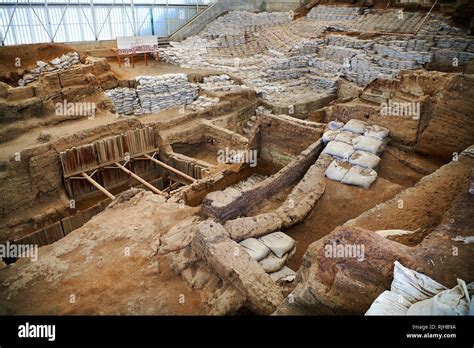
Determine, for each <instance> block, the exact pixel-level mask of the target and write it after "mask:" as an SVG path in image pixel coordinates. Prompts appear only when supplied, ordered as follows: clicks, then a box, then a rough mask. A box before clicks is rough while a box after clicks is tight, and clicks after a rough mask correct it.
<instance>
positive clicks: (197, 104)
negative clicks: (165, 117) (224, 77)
mask: <svg viewBox="0 0 474 348" xmlns="http://www.w3.org/2000/svg"><path fill="white" fill-rule="evenodd" d="M219 100H220V99H219V98H209V97H205V96H203V95H201V96H199V97H198V98H197V99H196V100H195V101H193V102H192V103H191V104H190V105H189V108H190V109H191V110H193V111H202V110H205V109H207V108H209V107H211V106H214V105H216V104H218V103H219Z"/></svg>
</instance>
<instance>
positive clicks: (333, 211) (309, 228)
mask: <svg viewBox="0 0 474 348" xmlns="http://www.w3.org/2000/svg"><path fill="white" fill-rule="evenodd" d="M394 153H397V151H396V150H394V149H391V148H390V147H389V148H388V149H387V150H386V152H385V153H384V154H383V156H382V157H381V158H382V161H381V164H380V167H379V170H378V173H379V176H378V178H377V180H376V181H375V183H374V184H373V185H372V186H371V187H370V189H369V190H365V189H363V188H359V187H354V186H349V185H344V184H340V183H338V182H335V181H332V180H329V179H327V178H325V182H326V190H325V192H324V194H323V196H322V197H321V199H320V200H319V201H318V203H317V204H316V206H315V207H314V208H313V210H312V211H311V213H310V214H309V216H308V217H307V218H306V219H305V220H304V221H303V222H302V223H300V224H298V225H295V226H293V227H291V228H289V229H287V230H286V231H285V233H288V235H290V236H291V237H293V238H294V239H295V240H296V241H297V243H298V244H297V248H296V253H295V254H294V255H293V258H292V259H291V260H290V261H289V263H288V266H289V267H290V268H291V269H293V270H297V269H299V267H300V266H301V263H302V261H303V255H304V253H305V252H306V249H307V248H308V245H309V244H311V243H312V242H314V241H316V240H318V239H320V238H322V237H324V236H326V235H327V234H329V233H330V232H331V231H333V230H334V229H335V228H336V227H337V226H340V225H342V224H344V223H345V222H346V221H348V220H350V219H353V218H355V217H357V216H359V215H360V214H362V213H363V212H365V211H367V210H369V209H370V208H372V207H374V206H375V205H377V204H379V203H383V202H385V201H387V200H389V199H390V198H392V197H394V196H395V195H396V194H397V193H399V192H400V191H402V190H404V189H406V188H408V187H411V186H413V185H414V184H415V183H416V182H418V181H419V180H420V179H421V178H422V177H423V176H424V175H423V174H421V173H419V172H416V171H415V170H413V169H411V168H409V167H408V166H406V165H404V164H402V163H400V161H399V160H398V159H397V158H396V156H395V155H394ZM431 167H432V169H433V171H434V169H435V167H436V166H435V165H433V164H432V165H431Z"/></svg>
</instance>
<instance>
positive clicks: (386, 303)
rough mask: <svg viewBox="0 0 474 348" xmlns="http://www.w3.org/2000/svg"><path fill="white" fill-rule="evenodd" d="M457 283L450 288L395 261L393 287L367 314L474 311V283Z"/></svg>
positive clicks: (373, 304)
mask: <svg viewBox="0 0 474 348" xmlns="http://www.w3.org/2000/svg"><path fill="white" fill-rule="evenodd" d="M457 283H458V285H456V286H455V287H454V288H452V289H448V288H447V287H445V286H444V285H442V284H440V283H438V282H436V281H434V280H433V279H431V278H430V277H428V276H426V275H424V274H423V273H419V272H416V271H414V270H412V269H409V268H407V267H404V266H403V265H402V264H401V263H399V262H398V261H395V267H394V270H393V281H392V285H391V287H390V290H387V291H384V292H383V293H381V294H380V295H379V296H378V297H377V298H376V299H375V301H374V302H373V303H372V305H371V306H370V308H369V310H368V311H367V312H366V313H365V315H474V296H473V295H474V283H470V284H466V282H465V281H464V280H462V279H457Z"/></svg>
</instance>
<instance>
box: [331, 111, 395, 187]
mask: <svg viewBox="0 0 474 348" xmlns="http://www.w3.org/2000/svg"><path fill="white" fill-rule="evenodd" d="M388 135H389V130H388V129H387V128H384V127H381V126H378V125H369V124H368V123H367V122H365V121H361V120H356V119H352V120H350V121H349V122H347V123H346V124H344V123H343V122H336V121H332V122H329V131H327V132H325V133H324V134H323V141H324V143H325V144H326V147H325V149H324V150H323V153H325V154H328V155H330V156H332V157H334V161H332V162H331V164H330V165H329V167H328V168H327V170H326V173H325V174H326V177H328V178H329V179H331V180H335V181H339V182H342V183H343V184H347V185H355V186H360V187H363V188H365V189H368V188H369V187H370V185H372V183H373V182H374V181H375V180H376V179H377V172H376V169H377V166H378V165H379V163H380V157H379V156H380V155H381V154H382V152H383V151H384V150H385V147H386V145H387V143H388V141H389V138H388Z"/></svg>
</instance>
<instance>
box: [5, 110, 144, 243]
mask: <svg viewBox="0 0 474 348" xmlns="http://www.w3.org/2000/svg"><path fill="white" fill-rule="evenodd" d="M141 127H142V125H141V123H140V122H139V121H138V120H136V119H130V120H123V121H118V122H115V123H113V124H107V125H104V126H100V127H97V128H93V129H88V130H84V131H81V132H78V133H76V134H74V135H70V136H66V137H63V138H60V139H58V140H56V141H54V142H52V143H49V144H45V145H39V146H35V147H32V148H28V149H25V150H23V151H21V152H20V160H19V161H16V160H15V157H14V155H13V154H12V156H11V157H10V159H9V161H8V162H7V164H6V165H7V168H6V171H5V174H4V176H3V177H2V178H1V179H0V197H1V198H0V212H1V213H2V220H0V240H1V239H4V238H7V237H10V236H11V235H12V234H15V233H17V232H18V231H16V229H14V228H13V226H17V225H21V224H25V223H26V225H31V224H33V225H34V224H35V223H36V222H38V221H36V220H35V221H34V222H32V221H29V222H27V221H23V220H22V218H21V217H20V216H21V215H22V214H18V213H17V212H19V211H21V212H22V213H24V212H25V210H28V209H33V210H34V208H38V207H40V206H43V207H44V205H45V204H48V203H50V202H57V204H58V210H57V211H56V210H55V213H58V212H59V214H60V211H61V209H59V206H60V205H61V202H62V203H63V204H64V210H65V209H66V207H67V199H66V195H65V190H64V185H63V177H62V168H61V161H60V158H59V153H60V152H61V151H64V150H66V149H68V148H70V147H71V146H80V145H84V144H88V143H91V142H94V141H96V140H99V139H101V138H103V137H106V136H112V135H116V134H121V133H123V132H126V131H128V130H130V129H136V128H141ZM18 192H21V194H18ZM17 215H18V216H17ZM43 218H46V216H44V217H39V218H38V220H42V219H43ZM8 225H9V226H8Z"/></svg>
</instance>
